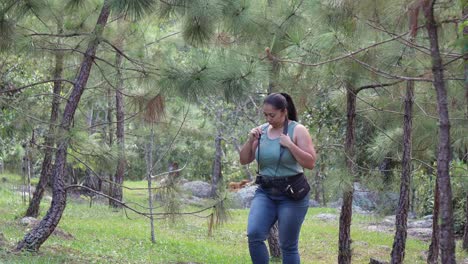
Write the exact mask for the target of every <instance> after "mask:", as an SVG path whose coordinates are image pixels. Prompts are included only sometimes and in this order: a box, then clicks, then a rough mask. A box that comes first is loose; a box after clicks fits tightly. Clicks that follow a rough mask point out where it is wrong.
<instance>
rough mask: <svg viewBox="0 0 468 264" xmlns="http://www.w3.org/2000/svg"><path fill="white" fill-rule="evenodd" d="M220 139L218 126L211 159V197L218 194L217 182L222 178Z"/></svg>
mask: <svg viewBox="0 0 468 264" xmlns="http://www.w3.org/2000/svg"><path fill="white" fill-rule="evenodd" d="M221 140H222V135H221V129H220V128H218V134H217V135H216V138H215V158H214V161H213V172H212V175H211V197H217V196H218V187H219V182H220V180H221V178H222V172H221V162H222V160H221V159H222V149H221Z"/></svg>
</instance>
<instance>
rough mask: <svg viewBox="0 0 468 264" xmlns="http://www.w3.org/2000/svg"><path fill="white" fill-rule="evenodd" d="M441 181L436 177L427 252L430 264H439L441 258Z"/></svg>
mask: <svg viewBox="0 0 468 264" xmlns="http://www.w3.org/2000/svg"><path fill="white" fill-rule="evenodd" d="M439 207H440V203H439V183H438V181H437V179H436V183H435V187H434V208H433V209H432V238H431V245H430V246H429V252H428V254H427V263H428V264H437V263H438V259H439V235H440V230H439Z"/></svg>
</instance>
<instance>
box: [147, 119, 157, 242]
mask: <svg viewBox="0 0 468 264" xmlns="http://www.w3.org/2000/svg"><path fill="white" fill-rule="evenodd" d="M153 142H154V125H153V124H151V135H150V140H149V142H148V143H147V144H146V148H145V152H146V153H145V154H146V155H145V159H146V179H147V180H148V203H149V212H150V216H149V218H150V227H151V243H153V244H154V243H156V239H155V235H154V216H153V189H152V178H151V175H153Z"/></svg>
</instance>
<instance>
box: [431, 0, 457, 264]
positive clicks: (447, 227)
mask: <svg viewBox="0 0 468 264" xmlns="http://www.w3.org/2000/svg"><path fill="white" fill-rule="evenodd" d="M424 15H425V17H426V28H427V33H428V35H429V42H430V46H431V57H432V74H433V76H434V82H433V84H434V88H435V90H436V93H437V106H438V112H439V144H438V153H437V181H438V184H439V186H438V187H439V195H440V213H441V225H440V249H441V260H442V263H444V264H452V263H455V240H454V235H453V208H452V188H451V185H450V175H449V163H450V159H451V156H450V120H449V112H448V106H447V88H446V87H445V82H444V66H443V64H442V58H441V56H440V51H439V39H438V33H437V24H436V21H435V18H434V1H432V0H426V1H425V6H424Z"/></svg>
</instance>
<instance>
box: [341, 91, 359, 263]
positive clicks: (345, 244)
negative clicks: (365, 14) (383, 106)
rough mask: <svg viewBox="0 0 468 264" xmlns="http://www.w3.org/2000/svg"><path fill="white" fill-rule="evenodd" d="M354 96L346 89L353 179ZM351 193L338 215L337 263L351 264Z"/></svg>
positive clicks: (347, 145) (347, 149)
mask: <svg viewBox="0 0 468 264" xmlns="http://www.w3.org/2000/svg"><path fill="white" fill-rule="evenodd" d="M356 96H357V94H356V93H355V91H353V89H352V88H351V87H347V92H346V102H347V124H346V142H345V154H346V167H347V168H348V173H349V174H350V175H351V177H353V179H354V177H355V150H354V148H355V131H354V130H355V118H356ZM353 193H354V187H353V186H349V187H348V188H347V189H346V190H344V193H343V205H342V206H341V213H340V231H339V233H340V234H339V242H338V243H339V245H338V247H339V251H338V263H339V264H350V263H351V257H352V252H351V219H352V215H353Z"/></svg>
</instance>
